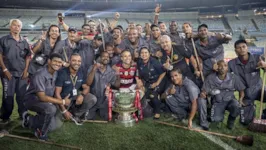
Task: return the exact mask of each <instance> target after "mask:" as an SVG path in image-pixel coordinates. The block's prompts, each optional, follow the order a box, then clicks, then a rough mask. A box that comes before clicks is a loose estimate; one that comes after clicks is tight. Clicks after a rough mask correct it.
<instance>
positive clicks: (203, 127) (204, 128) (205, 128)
mask: <svg viewBox="0 0 266 150" xmlns="http://www.w3.org/2000/svg"><path fill="white" fill-rule="evenodd" d="M201 128H202V130H205V131H208V130H209V127H205V126H201Z"/></svg>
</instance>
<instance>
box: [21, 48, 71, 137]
mask: <svg viewBox="0 0 266 150" xmlns="http://www.w3.org/2000/svg"><path fill="white" fill-rule="evenodd" d="M62 62H63V58H62V56H61V55H60V54H57V53H54V54H51V55H50V57H49V59H48V65H47V66H45V67H43V68H41V69H40V70H38V71H37V72H36V73H35V75H34V76H33V77H32V78H31V81H30V86H29V89H28V90H27V92H26V93H25V96H24V105H25V107H26V108H27V109H28V110H30V111H33V112H36V113H37V115H35V116H32V115H30V114H28V113H27V112H24V113H23V116H22V117H23V122H22V126H23V127H24V128H25V127H28V128H30V129H33V130H34V131H35V133H34V134H35V136H36V137H37V138H38V139H40V140H48V136H47V134H48V132H49V131H52V130H54V129H56V128H58V127H59V126H60V122H59V121H58V120H60V119H58V116H57V107H56V105H58V104H59V105H69V104H70V101H71V100H70V99H69V98H68V97H69V96H66V97H65V98H64V99H61V98H60V99H59V98H54V97H53V96H54V92H55V81H56V77H57V71H58V70H59V69H60V68H61V67H62ZM61 125H62V123H61Z"/></svg>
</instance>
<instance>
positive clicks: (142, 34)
mask: <svg viewBox="0 0 266 150" xmlns="http://www.w3.org/2000/svg"><path fill="white" fill-rule="evenodd" d="M136 28H137V30H138V33H139V37H140V38H142V39H144V33H143V28H142V26H141V25H140V24H137V25H136Z"/></svg>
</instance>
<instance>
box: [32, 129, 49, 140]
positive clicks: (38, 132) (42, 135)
mask: <svg viewBox="0 0 266 150" xmlns="http://www.w3.org/2000/svg"><path fill="white" fill-rule="evenodd" d="M34 135H35V136H36V137H37V138H38V139H39V140H41V141H47V140H48V136H47V135H45V134H42V132H41V130H39V129H36V130H35V132H34Z"/></svg>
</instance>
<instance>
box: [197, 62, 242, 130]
mask: <svg viewBox="0 0 266 150" xmlns="http://www.w3.org/2000/svg"><path fill="white" fill-rule="evenodd" d="M217 65H218V72H217V73H212V74H210V75H209V76H208V77H207V79H206V80H205V82H204V84H203V87H202V92H201V94H200V98H199V99H198V106H199V110H201V111H199V113H200V117H201V120H200V121H201V125H203V124H202V123H203V122H207V121H206V118H207V114H206V111H207V108H206V107H207V100H206V96H207V95H210V96H212V110H211V121H212V122H216V123H218V126H217V127H218V128H220V127H221V122H222V121H223V119H224V112H225V110H228V111H229V112H230V114H229V116H228V120H227V127H228V128H229V129H232V128H233V127H234V122H235V119H236V117H237V116H238V115H239V112H240V109H239V108H240V107H239V103H238V101H237V100H236V98H235V95H234V92H235V91H239V101H240V103H242V100H243V98H244V89H245V86H244V84H243V83H242V82H241V81H240V79H239V77H238V76H237V75H235V74H234V73H229V72H228V65H227V63H226V62H225V61H224V60H220V61H218V63H217ZM202 127H206V128H208V126H202Z"/></svg>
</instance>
